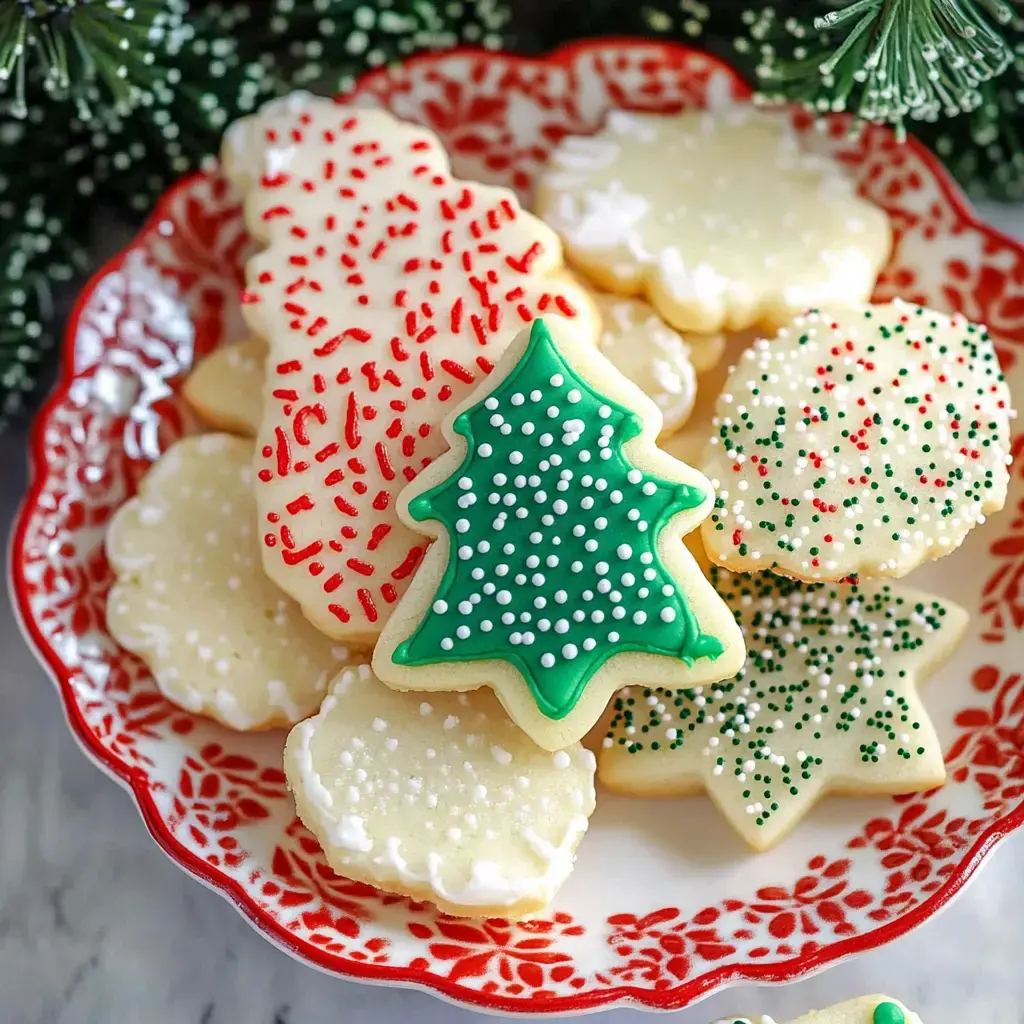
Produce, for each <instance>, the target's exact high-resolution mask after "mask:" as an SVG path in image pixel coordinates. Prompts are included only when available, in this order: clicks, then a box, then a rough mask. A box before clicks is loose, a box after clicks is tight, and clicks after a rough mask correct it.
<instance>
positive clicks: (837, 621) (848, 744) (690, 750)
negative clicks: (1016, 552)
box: [599, 566, 968, 850]
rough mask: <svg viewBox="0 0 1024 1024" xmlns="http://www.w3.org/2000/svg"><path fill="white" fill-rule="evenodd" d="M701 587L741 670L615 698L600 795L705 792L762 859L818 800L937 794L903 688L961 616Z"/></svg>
mask: <svg viewBox="0 0 1024 1024" xmlns="http://www.w3.org/2000/svg"><path fill="white" fill-rule="evenodd" d="M710 579H711V582H712V584H713V585H714V587H715V589H716V590H717V591H718V593H719V595H720V596H721V597H722V599H723V600H724V601H725V602H726V604H727V605H728V606H729V607H730V609H731V610H732V612H733V614H734V615H735V617H736V621H737V623H738V624H739V625H740V628H741V629H742V632H743V636H744V639H745V640H746V643H747V649H748V652H749V653H748V655H747V661H746V663H745V664H744V666H743V668H741V669H740V671H739V672H738V673H737V675H736V677H735V678H734V679H731V680H728V681H725V682H721V683H717V684H713V685H710V686H703V687H694V688H689V689H667V688H663V687H646V688H641V687H636V686H634V687H631V688H630V689H628V690H624V691H623V692H622V693H621V694H619V696H617V697H616V699H615V700H614V701H613V702H612V712H613V713H612V717H611V722H610V725H609V728H608V731H607V734H606V736H605V740H604V744H603V748H602V750H601V752H600V755H599V758H600V775H599V777H600V779H601V782H602V783H603V784H604V785H606V786H608V788H609V789H613V790H617V791H621V792H625V793H636V794H641V795H649V796H673V795H685V794H689V793H695V792H700V791H701V790H705V789H706V790H707V792H708V794H709V795H710V796H711V798H712V800H714V802H715V803H716V804H717V805H718V807H719V809H720V810H721V811H722V813H723V814H724V815H725V817H726V818H727V820H728V821H729V823H730V824H731V825H732V826H733V828H735V829H736V831H737V832H739V833H740V835H741V836H743V838H744V839H745V840H746V841H747V842H748V843H749V844H750V845H751V846H752V847H753V848H754V849H756V850H764V849H767V848H768V847H770V846H772V845H774V844H775V843H776V842H778V841H779V839H781V838H782V837H783V836H784V835H785V834H786V833H787V832H788V831H789V830H790V829H791V828H792V827H793V826H794V825H796V824H797V822H799V821H800V819H801V818H803V816H804V815H805V814H806V813H807V812H808V811H809V810H810V809H811V807H812V806H813V805H814V803H815V802H816V801H817V800H818V798H819V797H820V796H822V795H823V794H825V793H826V792H838V793H852V794H866V793H913V792H919V791H923V790H927V789H931V788H933V787H934V786H937V785H940V784H941V783H942V781H943V779H944V778H945V766H944V762H943V753H942V747H941V745H940V742H939V739H938V737H937V736H936V734H935V729H934V727H933V726H932V724H931V722H930V720H929V719H928V715H927V712H926V711H925V709H924V706H923V705H922V703H921V701H920V698H919V697H918V695H917V692H916V686H917V684H918V683H919V682H920V681H922V680H923V679H925V678H927V677H928V676H929V675H930V674H931V673H932V671H934V670H935V669H936V668H937V667H938V666H940V665H942V664H943V663H944V662H945V661H946V660H947V659H948V658H949V655H950V653H951V652H952V651H953V649H954V648H955V647H956V645H957V643H958V642H959V640H960V638H961V636H962V635H963V632H964V630H965V629H966V627H967V621H968V616H967V613H966V612H965V611H964V610H963V609H962V608H960V607H958V606H957V605H955V604H953V603H952V602H949V601H942V600H939V599H937V598H934V597H931V596H930V595H928V594H923V593H920V592H918V591H914V590H908V589H905V588H903V587H900V586H896V585H891V584H889V583H884V582H874V581H872V582H867V583H863V584H860V585H852V584H842V583H840V584H806V583H799V582H797V581H795V580H789V579H786V578H785V577H782V576H774V575H772V574H771V573H758V574H756V575H754V576H745V575H733V574H732V573H730V572H728V571H727V570H725V569H722V568H720V567H718V566H714V567H713V568H712V569H711V571H710Z"/></svg>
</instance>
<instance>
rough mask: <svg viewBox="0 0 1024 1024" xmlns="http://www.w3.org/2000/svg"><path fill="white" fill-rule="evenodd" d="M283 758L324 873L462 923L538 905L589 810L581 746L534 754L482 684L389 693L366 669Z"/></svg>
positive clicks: (553, 888)
mask: <svg viewBox="0 0 1024 1024" xmlns="http://www.w3.org/2000/svg"><path fill="white" fill-rule="evenodd" d="M284 760H285V772H286V774H287V776H288V784H289V786H290V788H291V790H292V792H293V793H294V795H295V803H296V806H297V808H298V812H299V817H300V818H302V820H303V822H304V823H305V825H306V827H307V828H309V830H310V831H311V832H313V834H314V835H315V836H316V837H317V839H319V841H320V844H321V845H322V846H323V849H324V853H325V854H326V856H327V860H328V863H329V864H330V865H331V867H332V868H334V870H335V871H337V872H338V873H339V874H341V875H344V876H345V877H346V878H355V879H358V880H360V881H363V882H368V883H369V884H371V885H375V886H377V887H378V888H381V889H385V890H387V891H388V892H397V893H402V894H404V895H406V896H411V897H412V898H414V899H419V900H430V901H432V902H433V903H435V904H437V906H439V907H440V908H441V909H442V910H445V911H447V912H448V913H451V914H459V915H464V916H468V917H505V918H515V917H521V916H523V915H524V914H529V913H533V912H535V911H538V910H541V909H543V908H544V907H545V906H546V905H547V904H548V903H549V902H550V901H551V899H552V897H553V896H554V895H555V893H556V892H557V891H558V889H559V888H560V887H561V885H562V884H563V883H564V882H565V880H566V879H567V878H568V877H569V873H570V872H571V871H572V868H573V863H574V860H575V853H576V847H577V845H578V844H579V841H580V839H581V838H582V837H583V834H584V833H585V832H586V830H587V821H588V818H589V817H590V815H591V813H592V812H593V810H594V755H593V754H591V753H590V751H589V750H585V749H584V748H583V747H581V746H579V745H578V744H576V745H573V746H571V747H569V748H567V749H565V750H559V751H556V752H554V753H552V752H551V751H547V750H541V749H540V748H539V747H537V746H536V745H535V744H533V743H531V742H530V740H529V738H528V737H527V736H526V735H525V734H524V733H523V732H522V731H521V730H519V729H518V728H517V727H516V726H515V725H514V724H513V723H512V722H511V721H509V719H508V716H507V715H506V714H505V713H504V712H503V711H502V709H501V706H500V705H499V704H498V702H497V701H496V700H495V699H494V697H493V695H492V694H491V693H489V692H488V691H486V690H479V691H477V692H476V693H469V694H430V695H429V696H427V695H424V694H417V693H396V692H395V691H393V690H389V689H388V688H387V687H385V686H383V685H382V684H381V683H380V682H379V681H378V680H376V679H375V678H374V677H373V675H372V673H371V672H370V669H369V667H368V666H366V665H362V666H359V667H358V668H351V669H348V670H346V671H344V672H343V673H342V674H341V675H340V676H339V677H338V679H337V680H336V681H335V682H334V683H333V685H332V686H331V692H330V695H329V696H328V697H327V698H326V699H325V700H324V702H323V706H322V707H321V709H320V713H319V714H318V715H316V716H315V717H314V718H311V719H309V720H308V721H305V722H303V723H302V724H301V725H298V726H296V727H295V728H294V729H293V730H292V732H291V734H290V735H289V737H288V743H287V745H286V747H285V757H284Z"/></svg>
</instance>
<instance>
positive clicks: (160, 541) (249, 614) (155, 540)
mask: <svg viewBox="0 0 1024 1024" xmlns="http://www.w3.org/2000/svg"><path fill="white" fill-rule="evenodd" d="M252 475H253V470H252V442H251V441H245V440H242V439H241V438H237V437H231V436H230V435H228V434H202V435H199V436H197V437H187V438H185V439H184V440H181V441H178V442H177V443H176V444H175V445H174V446H173V447H171V448H169V449H168V450H167V452H165V453H164V455H163V457H162V458H161V459H160V461H159V462H158V463H157V464H156V465H155V466H154V467H153V468H152V469H151V470H150V471H149V473H148V474H147V475H146V477H145V478H144V479H143V481H142V486H141V488H140V490H139V494H138V496H137V497H135V498H133V499H132V500H131V501H129V502H127V503H126V504H125V505H123V506H122V507H121V508H120V509H119V510H118V511H117V514H116V515H115V516H114V518H113V520H112V521H111V523H110V529H109V531H108V532H107V554H108V556H109V558H110V563H111V566H112V567H113V569H114V572H115V573H116V575H117V582H116V583H115V584H114V586H113V588H112V589H111V591H110V597H109V598H108V601H107V626H108V628H109V629H110V632H111V635H112V636H113V637H114V638H115V639H116V640H117V642H118V643H119V644H121V646H122V647H125V648H127V649H128V650H129V651H131V652H132V653H134V654H137V655H138V656H139V657H141V658H142V659H143V660H144V661H145V662H146V664H147V665H148V666H149V667H150V669H151V670H152V672H153V676H154V678H155V680H156V684H157V686H158V687H159V688H160V692H161V693H163V695H164V696H165V697H167V699H168V700H170V701H173V702H174V703H175V704H179V705H180V706H181V707H183V708H186V709H188V710H189V711H194V712H196V713H197V714H202V715H208V716H209V717H211V718H216V719H217V720H218V721H220V722H223V723H224V724H225V725H228V726H231V728H233V729H266V728H270V727H272V726H280V725H291V724H292V723H294V722H298V721H301V720H302V719H303V718H305V717H306V715H310V714H312V713H313V712H314V711H315V710H316V708H317V706H318V705H319V703H320V700H321V698H322V697H323V695H324V692H325V691H326V689H327V683H328V681H329V680H330V679H331V677H332V676H334V675H335V673H336V672H337V671H338V670H339V668H340V667H341V666H342V665H344V664H346V663H347V662H348V661H350V660H352V658H353V655H352V654H351V653H350V651H349V650H348V648H346V647H343V646H341V645H339V644H337V643H332V642H331V641H330V640H328V639H327V638H326V637H325V636H323V635H322V634H320V633H319V632H317V630H315V629H314V628H313V627H312V626H311V625H310V624H309V623H308V622H306V620H305V619H304V618H303V616H302V613H301V612H300V611H299V607H298V605H297V604H295V602H294V601H292V600H291V599H290V598H288V597H286V596H285V595H284V594H282V593H281V592H280V591H279V590H278V589H277V587H275V586H274V585H273V584H272V583H271V582H270V581H269V580H268V579H267V578H266V576H265V575H264V573H263V570H262V568H261V567H260V543H259V538H258V536H257V534H256V509H255V507H254V504H253V500H252Z"/></svg>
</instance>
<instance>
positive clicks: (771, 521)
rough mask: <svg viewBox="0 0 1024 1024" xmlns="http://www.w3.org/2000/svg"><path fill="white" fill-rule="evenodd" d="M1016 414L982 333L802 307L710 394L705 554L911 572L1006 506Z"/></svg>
mask: <svg viewBox="0 0 1024 1024" xmlns="http://www.w3.org/2000/svg"><path fill="white" fill-rule="evenodd" d="M1011 415H1012V414H1011V410H1010V394H1009V391H1008V389H1007V386H1006V383H1005V381H1004V379H1003V376H1002V373H1001V372H1000V369H999V363H998V360H997V358H996V353H995V349H994V347H993V345H992V341H991V339H990V338H989V336H988V333H987V331H986V330H985V328H984V327H980V326H978V325H976V324H972V323H969V322H968V321H967V320H965V319H964V318H963V317H962V316H959V315H957V316H952V317H950V316H947V315H946V314H944V313H937V312H935V311H933V310H929V309H923V308H921V307H920V306H913V305H910V304H908V303H905V302H900V301H895V302H892V303H889V304H887V305H878V306H856V307H853V306H851V307H832V308H828V309H821V310H811V311H810V312H808V313H806V314H804V315H803V316H799V317H796V318H795V319H794V320H793V321H792V322H791V323H790V324H789V325H788V326H787V327H784V328H783V329H782V330H780V331H779V333H778V334H777V335H776V337H774V338H772V339H770V340H760V341H758V342H756V343H755V344H754V345H753V346H752V347H751V348H750V349H748V350H747V351H746V352H745V353H744V354H743V356H742V358H741V359H740V360H739V362H738V364H737V366H736V367H734V369H733V371H732V373H731V374H730V376H729V379H728V381H727V382H726V385H725V387H724V389H723V390H722V393H721V395H720V396H719V400H718V404H717V406H716V411H715V419H714V427H713V435H712V438H711V442H710V444H709V447H708V449H707V450H706V452H705V455H704V463H703V469H704V472H705V473H706V474H707V475H708V477H710V478H711V480H712V483H713V484H714V485H715V487H716V489H717V492H718V494H717V498H716V500H715V510H714V512H713V513H712V514H711V516H710V517H709V518H708V519H707V520H706V521H705V523H704V525H703V528H702V536H703V539H704V544H705V546H706V548H707V551H708V555H709V557H710V558H711V560H712V561H714V562H717V563H718V564H719V565H724V566H726V567H727V568H729V569H733V570H735V571H740V572H749V571H754V570H759V569H771V570H772V571H774V572H777V573H782V574H784V575H787V576H792V577H794V578H796V579H803V580H842V579H846V578H849V577H858V576H859V577H860V578H872V577H898V576H904V575H906V574H907V573H908V572H910V571H911V570H912V569H914V568H915V567H916V566H918V565H920V564H921V563H922V562H925V561H928V560H930V559H934V558H940V557H941V556H942V555H946V554H949V552H950V551H953V550H954V549H955V548H957V547H958V546H959V545H960V543H961V542H962V541H963V539H964V537H965V536H966V535H967V534H968V533H969V532H970V530H971V529H972V528H973V527H975V526H977V525H978V524H979V523H982V522H984V521H985V517H986V516H987V515H989V514H991V513H992V512H995V511H998V510H999V509H1000V508H1002V506H1003V502H1004V501H1005V499H1006V488H1007V485H1008V482H1009V474H1008V471H1007V466H1008V465H1009V461H1010V454H1009V452H1010V417H1011Z"/></svg>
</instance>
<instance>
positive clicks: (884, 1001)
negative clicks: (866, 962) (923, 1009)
mask: <svg viewBox="0 0 1024 1024" xmlns="http://www.w3.org/2000/svg"><path fill="white" fill-rule="evenodd" d="M714 1024H776V1021H775V1019H774V1018H773V1017H769V1016H768V1014H766V1013H758V1014H755V1015H754V1016H753V1017H723V1018H721V1019H720V1020H717V1021H715V1022H714ZM789 1024H921V1018H920V1017H918V1015H917V1014H916V1013H914V1012H913V1011H912V1010H908V1009H907V1008H906V1007H905V1006H904V1005H903V1004H902V1003H900V1002H897V1001H896V1000H895V999H890V998H889V996H858V997H857V998H856V999H848V1000H846V1002H845V1003H838V1004H837V1005H835V1006H829V1007H826V1008H825V1009H824V1010H812V1011H811V1012H810V1013H807V1014H804V1016H802V1017H798V1018H797V1019H796V1020H794V1021H790V1022H789Z"/></svg>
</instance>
